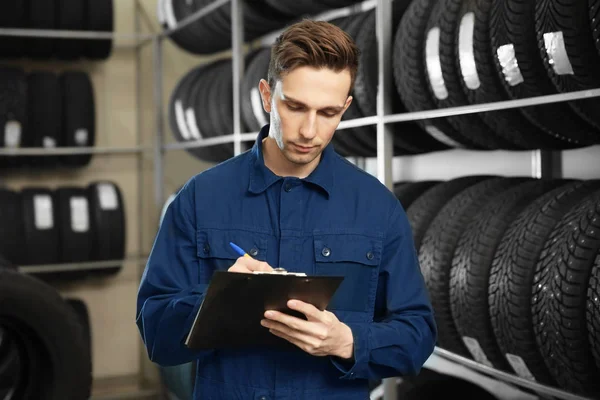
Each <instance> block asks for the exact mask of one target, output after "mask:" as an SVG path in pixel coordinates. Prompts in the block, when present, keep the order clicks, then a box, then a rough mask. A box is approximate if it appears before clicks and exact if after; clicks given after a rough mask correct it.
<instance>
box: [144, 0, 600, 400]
mask: <svg viewBox="0 0 600 400" xmlns="http://www.w3.org/2000/svg"><path fill="white" fill-rule="evenodd" d="M217 3H218V4H217ZM226 3H229V4H230V5H231V15H232V29H233V31H232V47H231V50H232V61H233V77H232V78H233V91H234V93H233V96H234V97H233V100H234V101H233V108H234V132H232V134H230V135H225V136H219V137H215V138H209V139H199V140H194V141H188V142H185V143H171V144H165V143H164V128H163V117H162V112H163V100H162V84H163V82H162V79H161V76H162V62H161V42H162V40H164V39H165V38H166V37H168V36H169V35H170V34H172V33H173V32H176V31H177V30H179V29H181V28H183V27H184V26H187V25H188V24H190V23H192V22H193V21H196V20H197V19H199V18H202V17H203V16H206V15H209V14H210V11H212V10H213V9H214V8H216V7H218V6H222V5H223V4H226ZM242 7H243V2H242V0H219V1H216V2H215V3H213V4H212V5H211V6H208V7H205V8H204V9H202V10H198V11H197V12H196V13H194V14H193V15H191V16H189V17H188V18H186V19H185V20H184V21H182V23H181V24H180V25H179V26H177V27H176V28H174V29H170V30H165V31H164V32H162V33H161V34H160V35H158V36H157V37H155V38H154V46H155V49H156V57H155V65H154V68H155V78H156V79H155V82H154V84H155V94H156V95H157V99H156V102H155V105H156V114H157V116H156V118H157V132H156V138H157V139H156V149H155V155H156V156H157V157H158V159H157V160H156V162H155V177H154V178H155V183H156V186H155V190H156V192H155V193H156V199H155V200H156V202H157V206H160V205H162V204H163V203H164V196H165V193H164V187H163V164H162V161H161V160H160V158H161V157H162V156H163V155H164V153H165V152H167V151H180V150H183V149H190V148H198V147H204V146H211V145H214V144H220V143H234V155H238V154H240V152H241V142H243V141H253V140H254V139H255V138H256V135H257V134H258V132H240V126H241V123H240V82H241V79H242V77H243V72H244V65H243V64H244V57H243V56H244V53H243V52H242V44H243V43H244V40H243V31H244V29H243V18H242V15H243V14H242ZM373 7H375V8H376V10H375V12H376V34H377V38H378V57H379V60H378V62H379V82H378V95H377V115H375V116H371V117H365V118H359V119H354V120H347V121H342V122H341V123H340V125H339V127H338V131H343V130H344V129H346V128H351V127H358V126H363V125H376V128H377V178H378V179H379V180H380V181H381V182H382V183H384V184H385V185H386V186H387V187H388V188H389V189H392V188H393V182H392V159H393V152H392V148H393V147H392V141H393V137H392V134H391V132H390V130H389V129H388V127H389V124H391V123H396V122H408V121H416V120H419V119H432V118H440V117H448V116H454V115H463V114H473V113H481V112H488V111H496V110H505V109H511V108H519V107H529V106H533V105H541V104H548V103H556V102H565V101H571V100H579V99H587V98H592V97H599V96H600V88H598V89H594V90H585V91H579V92H572V93H564V94H556V95H550V96H540V97H535V98H528V99H520V100H509V101H502V102H496V103H488V104H478V105H470V106H464V107H455V108H446V109H436V110H428V111H420V112H410V113H402V114H394V115H392V114H390V107H389V105H390V98H391V97H390V93H389V90H393V87H394V86H393V82H392V71H391V65H392V63H391V60H390V57H391V54H392V51H391V50H392V45H393V35H392V32H393V31H392V29H393V27H392V13H391V2H390V1H387V0H369V1H364V2H363V3H360V4H359V5H357V6H352V7H347V8H346V9H341V10H335V12H336V13H335V14H336V16H340V15H348V14H350V13H352V12H356V11H366V10H368V9H370V8H373ZM209 8H210V9H209ZM325 14H327V13H325ZM321 17H322V16H321ZM315 18H317V19H322V18H320V17H319V16H315ZM267 36H268V37H273V34H270V35H267ZM257 42H259V43H261V44H268V43H269V39H264V38H263V39H257ZM339 134H343V132H342V133H339ZM560 153H561V152H559V151H545V150H535V151H531V176H532V177H535V178H542V177H544V178H545V177H553V178H558V177H560V176H561V173H562V171H561V166H560ZM425 368H429V369H432V370H435V371H437V372H440V373H444V374H448V375H453V376H458V377H460V378H462V379H465V380H467V381H470V382H471V383H473V384H476V385H481V386H483V387H485V388H487V389H488V390H490V391H491V392H492V393H495V394H496V395H498V396H500V398H506V399H509V398H512V399H535V398H537V397H536V396H533V395H532V394H531V392H526V391H524V390H522V389H521V388H524V389H528V390H530V391H533V392H535V393H538V394H540V395H543V396H553V397H554V398H557V399H573V400H583V399H585V397H581V396H577V395H574V394H572V393H568V392H566V391H564V390H560V389H558V388H553V387H549V386H546V385H542V384H539V383H536V382H534V381H530V380H526V379H523V378H520V377H518V376H517V375H512V374H508V373H505V372H502V371H499V370H496V369H494V368H490V367H488V366H486V365H483V364H479V363H477V362H475V361H472V360H470V359H467V358H464V357H461V356H458V355H456V354H453V353H450V352H448V351H446V350H444V349H441V348H437V347H436V348H435V350H434V353H433V354H432V355H431V357H430V358H429V359H428V360H427V362H426V364H425ZM396 385H397V378H390V379H385V380H384V381H383V384H382V385H381V387H379V388H377V389H376V390H375V391H374V392H373V393H372V395H373V396H381V397H382V398H383V399H384V400H392V399H393V400H395V399H396V398H397V394H396ZM375 393H377V394H375ZM381 397H377V398H381Z"/></svg>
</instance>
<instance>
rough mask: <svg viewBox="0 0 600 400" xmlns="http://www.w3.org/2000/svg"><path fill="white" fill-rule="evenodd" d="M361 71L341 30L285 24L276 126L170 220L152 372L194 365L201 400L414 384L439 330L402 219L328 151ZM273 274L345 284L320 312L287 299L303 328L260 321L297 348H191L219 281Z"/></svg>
mask: <svg viewBox="0 0 600 400" xmlns="http://www.w3.org/2000/svg"><path fill="white" fill-rule="evenodd" d="M358 61H359V50H358V48H357V47H356V44H355V43H354V42H353V40H352V39H351V38H350V37H349V36H348V35H347V34H346V33H345V32H344V31H343V30H341V29H340V28H338V27H337V26H335V25H333V24H331V23H328V22H324V21H313V20H309V19H304V20H302V21H300V22H297V23H295V24H292V25H289V26H288V27H287V28H286V29H285V31H284V32H283V33H282V34H281V35H280V36H279V37H278V38H277V40H276V41H275V43H274V44H273V46H272V49H271V61H270V65H269V70H268V76H267V80H265V79H261V80H260V82H257V83H258V87H259V90H260V93H261V96H262V105H263V107H264V109H265V111H266V112H268V113H269V114H270V122H269V124H268V125H265V126H264V127H263V128H262V130H261V131H260V133H259V134H258V137H257V139H256V142H255V143H254V145H253V147H252V148H251V149H250V150H248V151H246V152H244V153H242V154H240V155H239V156H236V157H233V158H231V159H229V160H227V161H225V162H223V163H220V164H218V165H216V166H214V167H212V168H209V169H207V170H205V171H203V172H201V173H199V174H197V175H195V176H193V177H192V178H191V179H190V180H189V181H188V182H187V183H186V184H185V185H184V186H183V187H182V189H181V190H180V191H179V193H178V194H177V195H176V197H175V198H174V199H173V201H172V202H171V204H170V205H169V206H168V209H167V211H166V212H165V214H164V217H163V222H162V225H161V226H160V229H159V231H158V234H157V236H156V238H155V242H154V245H153V248H152V251H151V254H150V257H149V260H148V263H147V265H146V269H145V272H144V275H143V277H142V281H141V283H140V288H139V293H138V297H137V318H136V322H137V325H138V328H139V331H140V334H141V336H142V339H143V342H144V344H145V346H146V349H147V352H148V355H149V358H150V360H152V361H153V362H155V363H157V364H160V365H163V366H169V365H177V364H184V363H187V362H191V361H193V362H195V363H197V364H196V365H197V371H196V377H195V389H194V399H202V400H205V399H227V400H231V399H311V400H313V399H340V400H341V399H343V400H351V399H361V400H364V399H368V397H369V386H368V381H369V380H379V379H383V378H386V377H392V376H407V375H415V374H418V373H419V371H420V369H421V368H422V366H423V364H424V363H425V361H426V360H427V358H428V357H429V356H430V355H431V353H432V352H433V348H434V346H435V342H436V337H437V328H436V325H435V321H434V316H433V310H432V306H431V304H430V301H429V296H428V293H427V291H426V287H425V284H424V280H423V277H422V274H421V270H420V266H419V262H418V258H417V253H416V251H415V247H414V244H413V237H412V231H411V228H410V225H409V222H408V219H407V216H406V214H405V210H404V209H403V207H402V205H401V204H400V202H399V201H398V200H397V199H396V198H395V196H394V194H393V193H392V192H391V191H390V190H388V189H387V188H386V187H385V186H384V185H383V184H382V183H381V182H379V181H378V180H377V179H376V178H375V177H373V176H372V175H370V174H368V173H367V172H364V171H363V170H361V169H359V168H357V167H356V166H354V165H353V164H352V163H350V162H349V161H347V160H346V159H344V158H343V157H341V156H339V155H338V154H337V153H336V152H335V150H334V148H333V145H332V144H331V139H332V137H333V135H334V133H335V131H336V129H337V127H338V124H339V123H340V120H341V118H342V115H343V114H344V112H345V110H346V109H347V108H348V106H349V105H350V103H351V101H352V96H351V95H350V94H351V92H352V88H353V86H354V82H355V79H356V73H357V68H358ZM344 133H345V132H343V130H341V131H340V132H337V133H336V134H338V135H343V134H344ZM230 242H233V243H235V244H237V245H239V246H240V247H241V248H243V249H244V250H246V251H247V252H248V253H249V254H250V256H251V258H249V257H239V254H237V253H235V252H234V251H233V250H232V248H231V246H230V244H229V243H230ZM275 267H280V268H285V269H286V270H287V271H292V272H304V273H306V274H308V275H341V276H343V277H344V280H343V282H342V283H341V285H340V287H339V288H338V291H337V292H336V293H335V295H334V297H333V298H332V299H331V302H330V304H329V306H328V307H327V309H326V310H325V311H320V310H319V309H317V308H316V307H314V306H313V305H311V304H307V303H303V302H300V301H293V300H292V301H290V303H289V307H290V308H292V309H295V310H298V311H300V312H302V313H303V314H305V315H306V317H307V319H306V320H304V319H300V318H296V317H292V316H289V315H287V314H282V313H279V312H273V311H269V310H267V311H266V312H265V316H264V319H263V320H262V321H260V323H261V324H262V325H263V327H264V329H268V330H269V331H270V332H271V333H272V334H273V335H276V336H279V337H280V338H283V339H285V340H287V341H289V342H290V343H291V345H290V346H289V349H274V348H269V347H264V346H263V347H256V348H255V347H245V348H236V349H209V350H201V351H197V350H190V349H189V348H188V347H186V346H185V344H184V341H185V338H186V337H187V335H188V333H189V331H190V329H191V326H192V323H193V321H194V318H195V316H196V314H197V312H198V310H199V308H200V305H201V303H202V300H203V295H204V293H205V291H206V289H207V287H208V285H209V283H210V278H211V275H212V273H213V272H214V271H216V270H221V271H227V270H228V271H231V272H238V273H239V272H246V273H247V272H252V271H256V270H263V271H270V270H272V268H275ZM223 318H228V316H226V315H223ZM257 323H258V322H257ZM239 334H240V335H243V334H244V332H239Z"/></svg>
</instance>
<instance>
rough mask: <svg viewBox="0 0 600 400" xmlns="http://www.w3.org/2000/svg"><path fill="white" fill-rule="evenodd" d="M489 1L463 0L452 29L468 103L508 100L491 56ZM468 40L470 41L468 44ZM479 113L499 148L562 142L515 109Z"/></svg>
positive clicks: (557, 145) (536, 146) (516, 148)
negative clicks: (455, 23)
mask: <svg viewBox="0 0 600 400" xmlns="http://www.w3.org/2000/svg"><path fill="white" fill-rule="evenodd" d="M491 4H492V2H491V1H489V0H466V1H465V2H464V3H463V6H462V10H461V12H460V23H459V24H458V29H457V31H456V37H455V51H456V52H457V53H458V55H457V57H456V60H457V62H458V65H457V67H458V68H459V70H460V71H461V74H462V76H463V79H461V84H462V85H463V89H464V91H465V93H466V95H467V98H468V99H469V102H470V103H471V104H485V103H490V102H497V101H504V100H508V96H507V95H506V94H505V93H504V89H503V88H502V85H501V83H500V80H499V78H498V75H497V73H496V67H495V66H494V60H493V57H492V45H491V43H490V34H489V20H490V14H491V12H490V10H491ZM469 41H472V45H471V44H470V43H469ZM463 48H464V50H463ZM473 64H474V65H473ZM480 115H481V118H482V119H483V120H484V121H485V123H486V124H487V125H488V126H489V127H490V128H491V129H492V130H493V131H494V132H495V133H496V139H497V140H498V148H499V149H503V150H532V149H537V148H540V147H549V148H558V149H560V148H562V146H563V145H564V143H563V142H562V141H560V140H554V139H553V138H552V137H551V136H549V135H547V134H545V133H544V132H542V131H541V130H540V129H538V128H537V127H535V126H534V125H533V124H531V123H530V122H529V121H528V120H527V119H526V118H525V117H524V116H523V114H521V112H520V111H519V110H518V109H507V110H500V111H494V112H485V113H481V114H480Z"/></svg>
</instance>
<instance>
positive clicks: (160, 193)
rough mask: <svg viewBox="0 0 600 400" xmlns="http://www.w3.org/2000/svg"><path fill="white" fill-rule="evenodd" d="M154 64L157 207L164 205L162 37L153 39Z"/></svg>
mask: <svg viewBox="0 0 600 400" xmlns="http://www.w3.org/2000/svg"><path fill="white" fill-rule="evenodd" d="M152 47H153V52H152V53H153V58H154V59H153V64H154V107H155V108H154V114H155V118H156V136H155V143H154V201H155V203H156V206H157V207H161V206H162V204H163V203H164V184H163V179H164V170H163V156H164V147H163V146H164V129H163V128H164V118H163V70H162V69H163V64H162V37H161V36H156V37H155V38H154V39H153V43H152Z"/></svg>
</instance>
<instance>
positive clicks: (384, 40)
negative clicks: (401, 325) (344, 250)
mask: <svg viewBox="0 0 600 400" xmlns="http://www.w3.org/2000/svg"><path fill="white" fill-rule="evenodd" d="M391 3H392V2H391V1H389V0H377V5H376V7H375V27H376V35H377V62H378V67H377V68H378V76H379V78H378V79H379V82H378V84H377V117H378V120H377V178H378V179H379V180H380V181H381V182H382V183H383V184H385V186H386V187H387V188H388V189H390V190H392V188H393V185H394V183H393V177H392V159H393V155H394V153H393V146H392V145H393V138H392V133H391V130H390V128H389V126H387V125H386V124H385V123H384V122H383V117H384V116H385V115H388V114H390V110H391V106H390V103H391V101H390V100H391V97H392V96H391V90H392V88H393V87H394V86H393V83H392V79H391V78H392V68H391V65H392V61H391V54H392V43H393V36H392V32H393V29H392V4H391ZM397 391H398V390H397V387H396V378H387V379H384V380H383V400H396V399H397V398H398V395H397Z"/></svg>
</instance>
